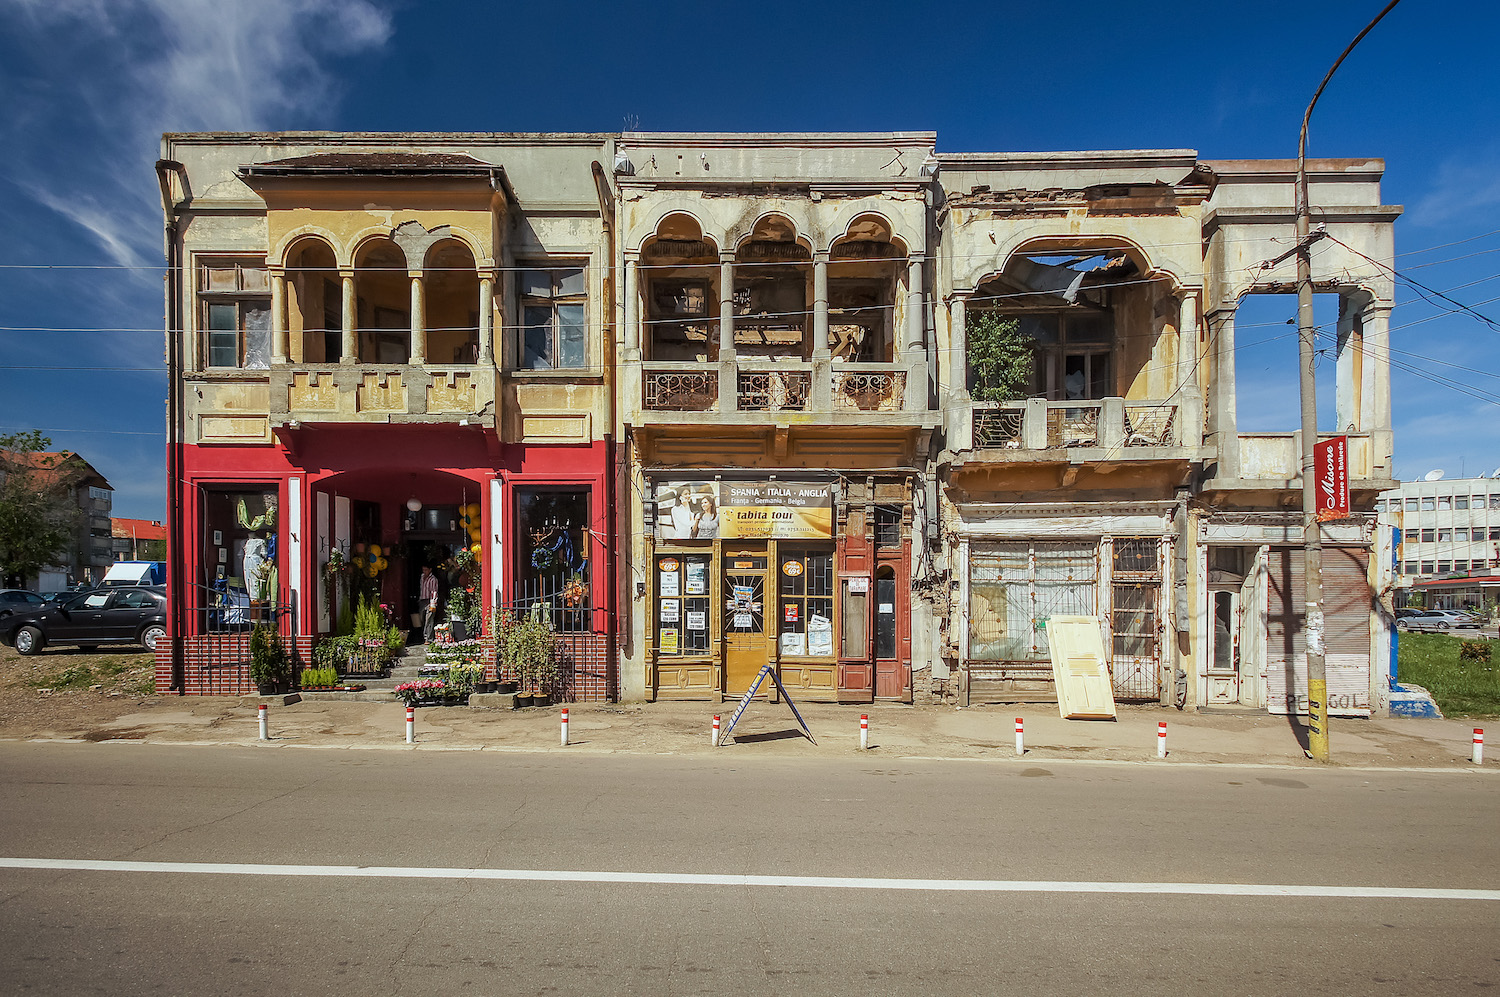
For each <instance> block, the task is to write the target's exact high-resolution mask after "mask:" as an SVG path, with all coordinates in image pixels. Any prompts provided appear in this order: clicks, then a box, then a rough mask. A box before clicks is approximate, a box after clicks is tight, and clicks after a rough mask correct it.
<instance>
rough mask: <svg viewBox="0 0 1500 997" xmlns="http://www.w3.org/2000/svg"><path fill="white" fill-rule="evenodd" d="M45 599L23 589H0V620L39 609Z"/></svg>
mask: <svg viewBox="0 0 1500 997" xmlns="http://www.w3.org/2000/svg"><path fill="white" fill-rule="evenodd" d="M46 601H47V600H46V598H44V597H43V596H41V595H38V594H37V593H35V592H28V591H26V590H25V589H0V620H3V619H6V618H7V617H10V616H14V615H15V614H17V613H29V612H31V611H32V610H33V609H40V608H41V606H42V604H43V603H44V602H46Z"/></svg>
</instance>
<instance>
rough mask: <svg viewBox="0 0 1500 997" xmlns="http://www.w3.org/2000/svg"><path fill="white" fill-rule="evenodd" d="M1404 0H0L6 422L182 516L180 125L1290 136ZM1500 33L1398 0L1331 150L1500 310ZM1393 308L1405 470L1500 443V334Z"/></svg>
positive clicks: (1319, 131)
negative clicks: (174, 283)
mask: <svg viewBox="0 0 1500 997" xmlns="http://www.w3.org/2000/svg"><path fill="white" fill-rule="evenodd" d="M1381 5H1382V4H1381V3H1380V2H1378V0H1359V2H1353V0H1324V2H1320V3H1313V4H1310V3H1306V2H1305V0H1299V2H1295V3H1284V2H1279V0H1266V2H1262V3H1259V4H1256V5H1253V6H1248V7H1247V6H1245V5H1241V4H1204V3H1201V2H1199V3H1157V4H1154V5H1133V6H1132V5H1122V4H1119V3H1107V4H1106V3H1094V2H1089V0H1083V2H1077V3H1073V4H1069V5H1067V6H1066V7H1065V8H1056V7H1054V8H1050V9H1049V8H1048V7H1047V5H1044V4H1036V3H1025V4H1012V3H1006V2H990V3H982V4H980V3H974V4H963V3H953V4H946V5H943V4H934V5H927V6H921V5H912V4H910V3H899V4H898V3H882V2H865V3H859V4H820V3H816V2H810V0H802V2H797V3H786V2H775V0H773V2H763V3H758V4H755V5H753V6H743V7H741V6H730V5H717V4H705V3H674V2H658V3H652V4H624V3H611V4H598V5H593V4H568V5H560V4H559V5H546V4H511V3H504V2H475V3H438V2H427V3H417V2H416V0H407V2H404V3H403V2H388V0H254V2H235V0H0V93H4V94H5V95H6V99H5V100H4V101H3V102H0V124H3V134H4V135H5V136H6V139H7V141H6V149H5V155H4V156H3V157H0V221H3V229H4V231H5V232H6V233H7V238H6V239H5V241H4V243H3V245H0V432H10V431H13V430H16V429H30V428H40V429H42V430H44V431H45V432H46V433H47V434H48V435H50V436H51V437H52V438H53V440H54V443H55V445H57V446H59V447H66V448H68V449H73V450H77V451H78V452H79V453H81V454H83V455H84V456H86V457H87V458H88V459H89V460H91V461H92V462H93V463H94V464H95V465H96V466H97V467H98V468H99V469H100V470H101V471H103V472H104V474H105V475H106V476H107V477H108V478H109V479H110V481H111V482H112V483H113V484H114V486H115V489H116V493H115V509H116V514H117V515H123V516H136V517H141V518H149V519H160V518H162V516H163V513H164V501H163V495H164V492H165V485H164V482H163V470H162V468H163V447H164V440H163V434H162V425H163V422H164V409H163V403H164V399H165V397H166V383H165V376H164V374H163V372H162V334H161V328H162V281H161V277H162V275H161V270H160V267H161V263H162V251H161V210H160V203H159V196H158V193H157V189H156V182H155V178H154V176H153V172H152V163H153V162H154V161H155V159H156V157H157V155H158V151H159V140H160V134H161V132H162V131H166V130H174V131H175V130H223V129H230V130H233V129H323V128H327V129H355V130H373V131H384V130H482V131H595V130H598V131H612V130H618V129H620V128H622V127H626V126H633V127H639V128H642V129H647V130H679V129H681V130H705V131H822V130H850V131H859V130H898V129H930V130H935V131H936V132H937V133H938V144H939V149H940V150H941V151H947V152H972V151H997V150H1000V151H1008V150H1073V149H1137V148H1190V149H1196V150H1197V151H1198V153H1199V155H1200V156H1202V157H1203V158H1205V159H1233V158H1283V157H1292V156H1295V154H1296V139H1297V129H1298V126H1299V125H1300V122H1301V116H1302V110H1303V108H1304V107H1305V106H1306V104H1307V101H1308V99H1309V98H1310V97H1311V95H1312V92H1313V90H1314V89H1315V88H1316V86H1317V84H1318V81H1319V80H1320V79H1321V78H1322V76H1323V74H1324V73H1325V72H1326V71H1327V69H1328V66H1329V65H1331V64H1332V62H1333V60H1334V59H1335V58H1336V57H1337V56H1338V53H1339V52H1340V51H1342V49H1343V47H1344V46H1345V45H1346V44H1347V43H1348V41H1349V40H1350V39H1352V38H1353V37H1354V35H1355V34H1356V33H1357V32H1358V31H1359V29H1360V28H1362V27H1363V26H1364V24H1365V23H1366V22H1367V21H1368V20H1369V18H1370V17H1372V16H1373V15H1374V13H1375V12H1376V11H1377V10H1378V9H1379V8H1380V6H1381ZM1460 18H1461V19H1460ZM1497 29H1500V7H1496V6H1494V5H1490V4H1467V5H1458V4H1451V3H1448V4H1440V3H1436V2H1433V0H1403V2H1402V4H1401V5H1400V6H1398V7H1397V8H1396V9H1395V11H1394V12H1392V13H1391V14H1390V15H1388V16H1387V18H1386V19H1385V21H1384V22H1383V23H1382V24H1381V25H1380V26H1379V27H1377V28H1376V29H1375V31H1374V32H1373V33H1372V34H1371V35H1370V36H1369V37H1368V38H1366V39H1365V40H1364V42H1362V43H1361V45H1360V47H1359V48H1358V49H1357V50H1356V51H1355V53H1354V55H1352V56H1351V57H1350V59H1349V60H1348V61H1347V62H1345V64H1344V66H1343V67H1342V68H1341V69H1340V70H1339V73H1338V75H1337V76H1336V77H1335V78H1334V81H1333V82H1332V84H1330V86H1329V88H1328V90H1327V91H1326V92H1325V93H1324V95H1323V98H1322V99H1321V101H1320V102H1319V105H1318V110H1317V111H1316V112H1315V114H1314V116H1313V122H1312V131H1311V139H1310V143H1309V151H1310V154H1311V155H1313V156H1330V157H1342V156H1380V157H1383V158H1384V159H1385V160H1386V165H1387V173H1386V179H1385V186H1384V194H1385V197H1384V199H1385V201H1386V203H1388V204H1402V205H1405V207H1406V214H1405V216H1404V217H1403V218H1402V219H1401V220H1400V221H1399V222H1398V223H1397V229H1396V232H1397V243H1396V245H1397V253H1398V256H1397V265H1398V267H1399V268H1401V269H1402V270H1403V271H1409V272H1410V275H1411V276H1413V277H1415V278H1416V279H1417V280H1420V281H1421V282H1422V283H1424V284H1426V285H1427V286H1428V287H1431V288H1435V289H1438V290H1441V291H1444V292H1447V293H1449V294H1450V295H1451V296H1452V297H1453V298H1455V299H1457V300H1459V301H1462V302H1464V303H1466V304H1469V305H1471V306H1473V307H1474V308H1475V309H1477V310H1478V311H1479V312H1481V313H1484V314H1486V315H1488V316H1490V317H1491V318H1497V319H1500V300H1494V299H1497V298H1500V211H1497V208H1500V128H1497V124H1500V122H1497V117H1500V111H1497V106H1500V104H1497V102H1496V101H1495V100H1494V99H1493V94H1495V93H1496V92H1500V61H1497V60H1495V59H1494V58H1493V55H1492V51H1491V48H1492V45H1493V39H1494V38H1495V37H1496V35H1497ZM1320 304H1323V303H1320ZM1324 312H1331V308H1321V309H1320V313H1319V315H1318V319H1319V321H1320V322H1325V323H1326V322H1331V321H1332V315H1331V314H1325V313H1324ZM1293 314H1294V306H1293V302H1292V300H1291V299H1290V298H1281V297H1278V298H1272V299H1263V300H1258V301H1256V302H1255V303H1254V305H1253V306H1250V305H1247V306H1246V308H1245V309H1242V312H1241V316H1240V323H1239V327H1240V329H1241V332H1240V337H1239V338H1240V342H1241V344H1242V346H1241V350H1240V354H1239V356H1238V358H1237V360H1238V364H1239V367H1238V369H1239V374H1240V380H1239V393H1240V411H1241V427H1242V429H1243V430H1245V431H1252V430H1257V429H1260V430H1287V429H1291V428H1294V427H1295V425H1296V423H1297V397H1296V391H1295V383H1296V378H1295V364H1296V340H1295V337H1294V336H1290V335H1288V333H1289V332H1290V331H1291V327H1290V326H1287V325H1286V324H1285V323H1286V320H1287V319H1288V318H1290V317H1292V316H1293ZM1391 325H1392V329H1393V333H1392V344H1393V348H1394V350H1395V351H1396V353H1395V355H1394V358H1395V360H1396V361H1397V363H1398V364H1399V365H1400V367H1401V368H1403V369H1398V370H1396V371H1394V372H1393V395H1394V406H1395V423H1396V433H1397V435H1396V441H1397V442H1396V471H1397V473H1398V475H1399V476H1401V477H1403V478H1416V477H1420V476H1421V475H1422V474H1423V473H1425V472H1426V471H1428V470H1431V469H1434V468H1441V469H1443V470H1444V471H1446V472H1447V474H1448V475H1449V476H1455V475H1458V474H1460V473H1467V474H1469V475H1474V474H1478V473H1486V474H1488V473H1489V472H1491V471H1493V470H1494V469H1496V468H1497V467H1500V434H1497V433H1496V432H1495V426H1496V422H1497V415H1500V407H1497V402H1500V373H1497V372H1500V332H1497V331H1496V329H1495V328H1493V327H1491V326H1488V325H1486V324H1484V323H1483V322H1481V321H1479V320H1477V319H1475V318H1473V317H1472V316H1468V315H1458V314H1450V313H1448V311H1447V310H1446V308H1440V307H1435V306H1434V305H1432V304H1430V303H1428V302H1426V301H1424V300H1422V298H1421V297H1420V296H1418V295H1417V294H1415V293H1414V292H1413V291H1411V290H1409V289H1408V288H1406V287H1402V288H1401V289H1400V290H1398V294H1397V306H1396V309H1395V311H1394V312H1393V313H1392V318H1391ZM52 330H57V331H52ZM90 330H100V331H90ZM1327 366H1328V365H1327V364H1325V365H1323V373H1326V370H1327ZM1329 385H1330V380H1329V379H1328V378H1327V377H1324V376H1320V386H1321V387H1322V389H1323V390H1322V397H1321V398H1320V402H1321V403H1327V404H1320V406H1319V407H1320V409H1322V410H1323V411H1324V412H1326V413H1329V414H1328V416H1327V417H1326V419H1325V425H1324V428H1325V429H1326V428H1331V426H1330V425H1327V424H1326V423H1331V421H1332V417H1331V401H1332V399H1331V392H1330V391H1329V390H1328V387H1329Z"/></svg>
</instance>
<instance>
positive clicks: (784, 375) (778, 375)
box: [739, 370, 812, 412]
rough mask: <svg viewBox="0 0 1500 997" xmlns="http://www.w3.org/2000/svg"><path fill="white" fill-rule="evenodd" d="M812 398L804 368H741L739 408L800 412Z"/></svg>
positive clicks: (745, 409)
mask: <svg viewBox="0 0 1500 997" xmlns="http://www.w3.org/2000/svg"><path fill="white" fill-rule="evenodd" d="M811 398H812V372H811V371H808V370H741V371H740V372H739V408H740V411H742V412H801V411H804V410H806V409H807V405H808V401H809V400H810V399H811Z"/></svg>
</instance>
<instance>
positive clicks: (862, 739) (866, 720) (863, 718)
mask: <svg viewBox="0 0 1500 997" xmlns="http://www.w3.org/2000/svg"><path fill="white" fill-rule="evenodd" d="M869 747H870V715H869V714H868V713H861V714H860V715H859V750H860V751H866V750H868V749H869Z"/></svg>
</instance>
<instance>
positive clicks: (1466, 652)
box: [1458, 640, 1490, 663]
mask: <svg viewBox="0 0 1500 997" xmlns="http://www.w3.org/2000/svg"><path fill="white" fill-rule="evenodd" d="M1458 660H1460V661H1483V662H1486V663H1488V662H1489V660H1490V642H1489V641H1487V640H1466V641H1464V642H1463V643H1462V644H1461V645H1459V648H1458Z"/></svg>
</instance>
